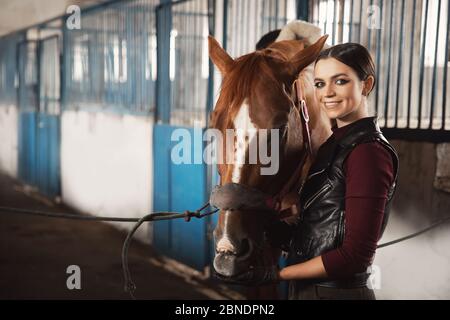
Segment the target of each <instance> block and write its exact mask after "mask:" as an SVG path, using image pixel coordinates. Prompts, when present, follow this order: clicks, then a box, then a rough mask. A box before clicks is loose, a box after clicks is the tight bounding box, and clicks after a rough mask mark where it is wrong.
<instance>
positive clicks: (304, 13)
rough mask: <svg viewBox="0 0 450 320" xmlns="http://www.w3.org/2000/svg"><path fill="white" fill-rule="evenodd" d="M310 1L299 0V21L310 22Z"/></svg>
mask: <svg viewBox="0 0 450 320" xmlns="http://www.w3.org/2000/svg"><path fill="white" fill-rule="evenodd" d="M308 12H309V1H308V0H297V15H296V16H297V19H299V20H303V21H308V18H309V17H308Z"/></svg>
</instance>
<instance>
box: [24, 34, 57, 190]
mask: <svg viewBox="0 0 450 320" xmlns="http://www.w3.org/2000/svg"><path fill="white" fill-rule="evenodd" d="M58 40H59V38H58V37H56V36H54V37H50V38H47V39H43V40H40V41H26V42H22V43H20V44H19V46H18V58H19V61H18V62H19V63H18V68H19V70H18V71H19V72H18V74H19V109H20V116H19V177H20V179H22V180H23V181H25V182H26V183H28V184H30V185H33V186H35V187H37V188H38V189H39V191H40V192H42V193H44V194H46V195H47V196H50V197H55V196H58V195H59V194H60V59H59V57H60V55H59V42H58Z"/></svg>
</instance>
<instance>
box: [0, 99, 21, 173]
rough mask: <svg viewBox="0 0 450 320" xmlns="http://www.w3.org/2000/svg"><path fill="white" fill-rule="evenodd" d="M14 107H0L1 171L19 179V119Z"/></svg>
mask: <svg viewBox="0 0 450 320" xmlns="http://www.w3.org/2000/svg"><path fill="white" fill-rule="evenodd" d="M17 115H18V112H17V108H16V107H15V106H13V105H10V106H0V171H2V172H5V173H6V174H8V175H10V176H11V177H14V178H17V161H18V141H17V133H18V132H19V131H18V128H17V126H18V119H17Z"/></svg>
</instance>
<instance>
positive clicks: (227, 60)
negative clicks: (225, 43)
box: [208, 36, 235, 75]
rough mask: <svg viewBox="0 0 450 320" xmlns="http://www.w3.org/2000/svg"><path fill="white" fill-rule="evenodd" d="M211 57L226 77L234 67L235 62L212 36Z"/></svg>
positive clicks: (209, 42) (209, 40) (210, 38)
mask: <svg viewBox="0 0 450 320" xmlns="http://www.w3.org/2000/svg"><path fill="white" fill-rule="evenodd" d="M208 48H209V57H210V58H211V60H212V62H213V63H214V64H215V65H216V67H217V68H218V69H219V71H220V72H221V73H222V75H225V74H226V73H227V72H228V71H230V69H231V68H232V67H233V65H234V63H235V62H234V60H233V58H231V57H230V56H229V55H228V53H227V52H226V51H225V50H223V48H222V47H221V46H220V44H219V43H218V42H217V40H216V39H214V37H212V36H208Z"/></svg>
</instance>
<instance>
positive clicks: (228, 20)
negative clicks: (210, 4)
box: [223, 0, 296, 58]
mask: <svg viewBox="0 0 450 320" xmlns="http://www.w3.org/2000/svg"><path fill="white" fill-rule="evenodd" d="M224 12H225V15H224V20H225V21H224V30H226V37H225V38H224V43H223V45H224V47H226V49H227V52H228V53H229V54H230V55H231V56H232V57H234V58H236V57H239V56H241V55H243V54H246V53H249V52H252V51H254V50H255V45H256V43H257V42H258V40H259V39H260V38H261V37H262V36H263V35H264V34H266V33H267V32H269V31H273V30H276V29H280V28H282V27H283V26H284V25H285V24H286V23H287V22H288V21H291V20H294V19H295V17H296V1H295V0H294V1H292V0H247V1H240V0H225V1H224Z"/></svg>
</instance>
